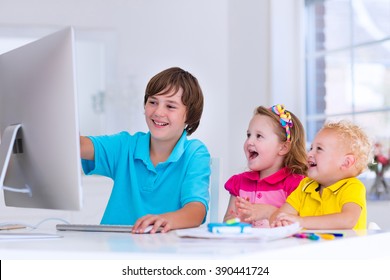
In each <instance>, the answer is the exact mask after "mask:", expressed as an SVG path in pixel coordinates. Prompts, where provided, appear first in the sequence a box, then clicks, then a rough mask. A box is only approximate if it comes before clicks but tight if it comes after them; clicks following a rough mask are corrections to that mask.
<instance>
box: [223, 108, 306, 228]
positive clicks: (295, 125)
mask: <svg viewBox="0 0 390 280" xmlns="http://www.w3.org/2000/svg"><path fill="white" fill-rule="evenodd" d="M244 152H245V156H246V158H247V161H248V163H247V165H248V168H249V169H250V171H247V172H244V173H240V174H237V175H234V176H232V177H231V178H230V179H229V180H228V181H227V182H226V184H225V189H226V190H227V191H229V193H230V200H229V205H228V208H227V210H226V214H225V217H224V221H227V220H230V219H233V218H239V219H240V220H241V221H242V222H247V223H252V224H253V226H255V227H269V222H268V219H269V217H270V216H271V214H272V213H273V212H274V211H276V210H277V209H278V208H279V207H280V206H282V205H283V204H284V202H285V201H286V198H287V196H288V195H289V194H290V193H291V192H292V191H293V190H295V188H296V187H297V186H298V184H299V183H300V181H301V180H302V179H303V178H304V177H305V176H306V172H307V156H306V154H307V153H306V141H305V132H304V129H303V126H302V124H301V122H300V121H299V119H298V118H297V117H296V116H295V115H294V114H293V113H291V112H289V111H287V110H286V109H285V108H284V106H283V105H280V104H277V105H274V106H272V107H271V108H266V107H263V106H259V107H257V108H256V110H255V113H254V115H253V117H252V119H251V121H250V122H249V126H248V131H247V139H246V141H245V143H244Z"/></svg>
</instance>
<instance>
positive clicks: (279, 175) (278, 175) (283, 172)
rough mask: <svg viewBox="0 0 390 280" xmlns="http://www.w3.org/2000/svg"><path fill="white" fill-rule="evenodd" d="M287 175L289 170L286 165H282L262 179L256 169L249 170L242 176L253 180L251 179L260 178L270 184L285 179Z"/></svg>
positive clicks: (258, 179)
mask: <svg viewBox="0 0 390 280" xmlns="http://www.w3.org/2000/svg"><path fill="white" fill-rule="evenodd" d="M289 175H291V171H290V169H289V168H288V167H284V168H282V169H280V170H278V171H277V172H275V173H274V174H272V175H270V176H268V177H265V178H264V179H260V172H258V171H250V172H246V173H244V176H245V177H247V178H248V179H250V180H253V181H260V180H262V181H265V182H267V183H268V184H270V185H274V184H277V183H279V182H280V181H282V180H284V179H286V177H288V176H289Z"/></svg>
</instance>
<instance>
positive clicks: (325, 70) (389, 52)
mask: <svg viewBox="0 0 390 280" xmlns="http://www.w3.org/2000/svg"><path fill="white" fill-rule="evenodd" d="M305 6H306V25H305V26H306V40H305V41H306V42H305V43H306V53H305V55H306V100H307V104H306V113H307V123H306V129H307V137H308V141H309V142H311V141H312V140H313V137H314V135H315V134H316V132H317V131H318V129H319V128H320V127H321V126H322V124H323V122H324V121H325V120H326V119H340V118H344V119H346V118H347V119H351V120H352V121H354V122H355V123H357V124H359V125H361V126H362V127H364V128H365V129H366V131H367V132H368V133H369V134H370V136H372V137H373V138H374V139H376V140H377V141H378V142H381V143H382V144H383V145H385V146H386V148H387V149H388V148H389V142H390V0H306V1H305Z"/></svg>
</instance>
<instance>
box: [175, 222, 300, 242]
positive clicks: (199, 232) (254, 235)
mask: <svg viewBox="0 0 390 280" xmlns="http://www.w3.org/2000/svg"><path fill="white" fill-rule="evenodd" d="M301 229H302V228H301V226H300V225H299V223H294V224H291V225H288V226H284V227H276V228H251V230H250V231H248V232H245V233H229V232H226V233H212V232H210V231H208V229H207V227H199V228H190V229H182V230H177V231H176V234H177V235H178V236H179V237H183V238H185V237H187V238H204V239H258V240H263V241H271V240H276V239H282V238H285V237H289V236H291V235H293V234H295V233H298V232H299V231H300V230H301Z"/></svg>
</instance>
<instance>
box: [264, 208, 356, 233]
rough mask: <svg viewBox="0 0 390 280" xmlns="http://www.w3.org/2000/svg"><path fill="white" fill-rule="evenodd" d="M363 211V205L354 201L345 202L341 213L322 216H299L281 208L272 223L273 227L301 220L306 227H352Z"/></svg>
mask: <svg viewBox="0 0 390 280" xmlns="http://www.w3.org/2000/svg"><path fill="white" fill-rule="evenodd" d="M286 204H287V203H286ZM284 206H285V205H283V206H282V207H284ZM290 207H291V206H290ZM291 208H292V207H291ZM361 211H362V209H361V207H360V206H359V205H358V204H356V203H353V202H349V203H346V204H344V206H343V208H342V210H341V212H340V213H335V214H327V215H321V216H307V217H299V216H298V215H297V214H293V213H287V212H284V209H282V208H280V209H279V210H278V211H276V212H275V213H274V214H273V215H272V217H273V218H272V219H271V220H272V222H270V223H271V226H273V227H278V226H285V225H289V224H292V223H294V222H299V224H300V225H301V227H303V228H305V229H352V228H353V227H354V226H355V225H356V223H357V221H358V220H359V217H360V213H361Z"/></svg>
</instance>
